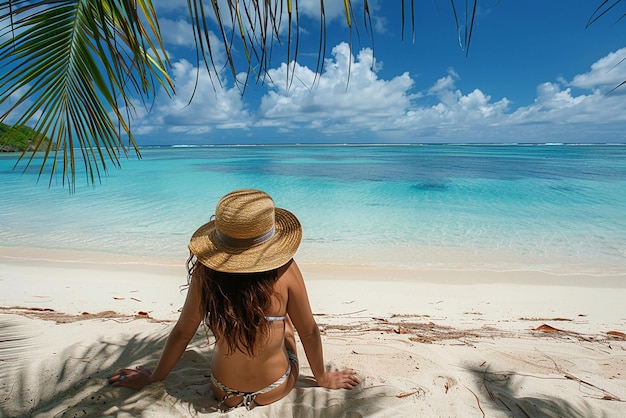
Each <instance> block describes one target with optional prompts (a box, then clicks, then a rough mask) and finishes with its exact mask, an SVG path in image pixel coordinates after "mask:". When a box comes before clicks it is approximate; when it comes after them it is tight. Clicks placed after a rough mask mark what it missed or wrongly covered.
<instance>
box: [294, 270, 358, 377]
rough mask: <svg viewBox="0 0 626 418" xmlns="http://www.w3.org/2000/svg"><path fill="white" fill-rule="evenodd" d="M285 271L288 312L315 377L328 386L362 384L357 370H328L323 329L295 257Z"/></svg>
mask: <svg viewBox="0 0 626 418" xmlns="http://www.w3.org/2000/svg"><path fill="white" fill-rule="evenodd" d="M284 274H286V275H287V277H286V278H287V281H286V282H287V286H288V300H287V313H288V314H289V317H290V318H291V320H292V322H293V324H294V326H295V328H296V330H297V331H298V335H299V336H300V341H301V342H302V345H303V346H304V352H305V354H306V357H307V360H308V361H309V365H310V366H311V371H312V372H313V376H314V377H315V380H316V381H317V383H318V384H319V385H320V386H322V387H325V388H329V389H352V388H353V387H354V386H356V385H358V384H359V380H358V379H357V377H356V372H355V371H354V370H352V369H345V370H342V371H336V372H327V371H326V369H325V365H324V351H323V348H322V338H321V336H320V330H319V327H318V326H317V323H316V322H315V318H313V312H312V311H311V305H310V303H309V297H308V294H307V291H306V286H305V284H304V279H303V278H302V273H301V272H300V269H299V268H298V265H297V264H296V262H295V261H292V262H291V263H290V265H289V267H288V268H287V271H286V272H285V273H284Z"/></svg>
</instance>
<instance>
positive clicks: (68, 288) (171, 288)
mask: <svg viewBox="0 0 626 418" xmlns="http://www.w3.org/2000/svg"><path fill="white" fill-rule="evenodd" d="M31 254H32V251H29V250H28V249H23V250H19V251H14V250H10V251H6V249H4V248H1V247H0V272H1V273H0V287H1V288H3V291H2V292H1V293H0V307H1V308H3V309H5V310H6V309H7V308H11V307H21V308H26V309H31V308H39V309H44V310H47V309H52V310H53V311H55V312H60V313H64V314H67V315H83V314H84V313H85V312H87V313H89V314H97V313H99V312H109V311H113V312H116V313H118V314H120V315H136V314H137V312H143V313H147V314H149V316H151V317H153V318H155V319H161V320H167V321H175V320H176V319H177V317H178V312H179V311H178V309H179V308H180V307H182V305H183V303H184V296H185V290H184V289H185V285H186V283H187V272H186V269H185V266H184V263H175V262H174V260H162V259H147V258H145V259H137V258H135V257H116V256H111V255H100V254H93V253H83V254H77V253H75V252H67V251H54V250H45V251H42V252H38V253H37V254H38V255H40V256H41V257H42V258H40V259H38V258H36V257H32V255H31ZM299 266H300V269H301V270H302V272H303V276H304V279H305V282H306V284H307V287H308V289H309V293H310V299H311V306H312V308H313V310H314V313H318V314H320V315H327V316H332V315H338V316H340V317H341V320H343V321H350V320H352V319H356V318H351V317H350V313H351V312H359V313H361V314H365V315H366V316H367V315H369V316H370V317H379V318H391V317H392V316H393V315H415V316H416V317H424V318H439V321H440V322H441V325H445V326H455V327H458V326H464V325H465V326H467V325H468V324H469V325H471V324H475V323H477V322H480V323H482V324H483V325H489V326H498V325H499V324H502V323H504V324H506V327H510V326H511V324H512V323H516V322H519V321H517V319H519V318H568V319H569V320H570V321H575V320H578V322H581V324H580V325H581V326H584V328H585V330H586V331H590V332H592V331H593V330H594V328H595V329H596V330H597V331H601V328H602V327H607V326H610V325H613V326H614V327H623V328H626V312H622V310H621V309H620V307H621V305H622V302H623V300H625V299H626V273H625V274H622V275H612V276H592V275H583V274H576V275H574V274H569V275H568V274H562V275H556V274H552V273H546V272H536V271H483V270H422V269H407V268H385V267H370V266H350V265H347V266H337V265H328V264H307V263H303V264H299ZM441 312H445V315H440V313H441ZM362 316H363V315H357V317H362ZM581 318H584V321H580V319H581ZM518 325H519V324H518Z"/></svg>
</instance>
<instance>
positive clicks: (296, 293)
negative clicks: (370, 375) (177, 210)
mask: <svg viewBox="0 0 626 418" xmlns="http://www.w3.org/2000/svg"><path fill="white" fill-rule="evenodd" d="M301 239H302V228H301V226H300V222H299V221H298V219H297V218H296V217H295V215H293V214H292V213H291V212H289V211H287V210H284V209H280V208H275V207H274V202H273V200H272V198H271V197H270V196H269V195H267V194H266V193H264V192H262V191H259V190H250V189H244V190H235V191H233V192H231V193H229V194H227V195H226V196H224V197H223V198H222V199H221V200H220V201H219V203H218V204H217V208H216V210H215V218H214V220H211V221H210V222H209V223H207V224H205V225H203V226H201V227H200V228H199V229H198V230H197V231H196V232H195V233H194V234H193V236H192V237H191V242H190V243H189V250H190V252H191V257H190V261H189V263H188V264H189V266H188V269H189V290H188V293H187V298H186V300H185V305H184V306H183V310H182V312H181V314H180V318H179V319H178V322H177V323H176V325H175V326H174V328H173V329H172V332H171V334H170V336H169V338H168V339H167V342H166V344H165V348H164V350H163V353H162V354H161V358H160V360H159V363H158V365H157V367H156V369H155V371H154V373H152V372H151V371H150V370H149V369H146V368H143V367H137V368H135V369H122V370H119V371H117V372H116V373H115V374H114V375H113V376H112V377H111V378H110V379H109V383H111V384H113V385H115V386H127V387H130V388H133V389H141V388H143V387H144V386H146V385H148V384H150V383H152V382H156V381H160V380H163V379H164V378H165V377H166V376H167V374H168V373H169V372H170V370H172V368H173V367H174V366H175V365H176V363H177V362H178V360H179V359H180V357H181V356H182V354H183V352H184V351H185V349H186V347H187V344H188V343H189V341H190V340H191V338H192V337H193V336H194V335H195V333H196V331H197V330H198V326H199V325H200V322H201V321H203V320H204V321H205V323H206V325H207V326H208V327H209V328H210V329H211V331H212V332H213V334H214V335H215V339H216V342H215V349H214V354H213V364H212V368H211V389H212V390H213V393H214V394H215V396H216V397H217V399H218V400H220V405H219V406H220V408H221V409H228V408H234V407H237V406H241V405H244V406H246V408H248V409H250V408H252V407H253V406H254V405H255V404H259V405H266V404H269V403H272V402H275V401H277V400H279V399H281V398H283V397H284V396H285V395H287V394H288V393H289V392H290V391H291V389H292V388H293V387H294V386H295V384H296V380H297V378H298V373H299V368H298V358H297V355H296V353H297V349H296V340H295V336H294V326H295V329H296V330H297V331H298V335H299V336H300V340H301V342H302V345H303V346H304V351H305V353H306V356H307V359H308V361H309V364H310V366H311V370H312V371H313V375H314V377H315V379H316V380H317V383H318V384H319V385H320V386H322V387H325V388H329V389H339V388H344V389H352V388H353V387H354V386H356V385H357V384H358V383H359V381H358V379H357V377H356V372H355V371H354V370H351V369H346V370H343V371H337V372H327V371H326V370H325V368H324V358H323V353H322V341H321V337H320V332H319V329H318V326H317V324H316V323H315V319H314V318H313V314H312V312H311V307H310V305H309V299H308V296H307V291H306V287H305V285H304V281H303V278H302V274H301V273H300V270H299V268H298V265H297V264H296V262H295V261H294V260H293V259H292V257H293V255H294V254H295V252H296V250H297V248H298V246H299V245H300V241H301Z"/></svg>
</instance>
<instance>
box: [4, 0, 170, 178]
mask: <svg viewBox="0 0 626 418" xmlns="http://www.w3.org/2000/svg"><path fill="white" fill-rule="evenodd" d="M8 19H11V22H12V23H11V24H10V25H7V28H6V29H5V30H6V31H10V34H11V36H10V37H9V38H8V39H7V40H6V41H4V42H3V43H2V44H0V60H1V63H2V67H3V68H4V69H6V70H7V71H4V73H3V74H2V75H0V104H3V103H5V104H6V103H8V102H9V100H11V98H12V97H15V95H16V94H17V93H18V92H21V93H20V94H19V97H18V99H17V100H15V101H14V102H13V103H11V104H10V105H9V106H8V110H7V111H6V112H5V113H4V114H3V115H1V116H0V120H5V119H6V118H8V117H9V116H10V115H12V114H15V113H17V112H20V114H19V116H18V118H17V122H16V123H15V125H17V126H24V125H26V124H29V123H32V121H33V120H34V121H35V126H34V129H35V132H36V135H37V136H36V140H37V142H36V145H35V151H32V152H26V151H25V152H24V153H23V154H22V155H21V156H20V158H19V161H21V160H23V159H26V160H27V161H26V167H28V166H29V165H30V164H31V162H32V161H33V158H34V156H35V155H36V152H37V151H44V154H43V163H42V166H41V169H40V176H41V175H42V174H43V173H44V172H45V170H46V168H48V169H49V172H50V180H51V181H52V179H53V177H54V175H55V172H56V171H57V168H58V165H59V164H60V165H61V166H62V169H63V171H62V177H63V183H65V182H66V181H67V182H68V184H69V185H70V186H71V187H74V185H75V180H76V155H75V150H77V149H78V150H80V153H81V155H82V158H83V160H84V170H85V172H86V174H87V181H88V182H89V183H94V182H96V180H99V179H100V177H101V175H102V172H103V171H106V170H107V168H108V164H109V163H112V164H113V165H116V166H117V165H119V161H120V158H121V156H122V155H126V154H127V151H128V149H129V148H132V149H134V150H135V151H136V152H137V153H139V149H138V147H137V145H136V143H135V141H134V138H133V135H132V130H131V126H130V120H131V118H132V112H133V111H134V107H133V106H134V105H133V103H134V101H133V99H134V98H135V97H139V98H141V99H143V100H145V99H146V98H149V97H152V95H153V94H154V92H155V90H156V87H157V85H159V86H161V87H163V88H164V89H165V90H166V91H173V85H172V83H171V80H170V79H169V76H168V74H167V68H166V65H167V61H166V58H164V57H162V56H161V53H160V52H159V51H160V50H162V49H163V48H162V42H161V38H160V32H159V29H158V22H157V18H156V14H155V12H154V9H153V7H152V4H151V1H149V0H145V1H136V2H127V1H123V2H119V1H114V0H108V1H98V2H96V1H75V0H74V1H72V0H56V1H45V0H41V1H35V2H26V1H10V2H4V3H3V7H2V9H1V12H0V20H2V21H6V20H8ZM2 35H7V33H3V34H2ZM24 107H25V108H26V110H25V111H22V109H23V108H24ZM109 111H111V112H112V115H110V114H109ZM123 135H127V136H128V145H126V144H125V143H124V141H123V139H122V137H123ZM45 137H49V138H52V139H53V141H51V142H49V143H48V145H47V147H46V148H45V149H40V148H41V147H42V144H43V143H44V142H43V139H44V138H45ZM28 154H30V156H29V158H26V157H27V156H28Z"/></svg>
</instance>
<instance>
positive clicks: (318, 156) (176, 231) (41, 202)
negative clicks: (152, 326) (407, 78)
mask: <svg viewBox="0 0 626 418" xmlns="http://www.w3.org/2000/svg"><path fill="white" fill-rule="evenodd" d="M141 153H142V158H141V159H137V158H135V157H131V158H129V159H124V160H122V168H121V169H112V170H110V171H109V173H108V174H107V175H106V176H104V177H103V178H102V182H101V183H100V184H97V185H96V186H95V187H92V186H89V185H87V183H86V182H85V181H84V179H80V178H79V179H78V182H77V186H76V191H75V193H73V194H70V193H69V191H68V189H67V186H66V187H63V186H62V185H61V184H60V181H59V182H56V181H55V182H53V184H52V186H51V187H49V186H48V180H49V179H48V176H47V175H46V174H44V176H43V177H42V178H41V179H40V180H39V182H38V181H37V177H38V166H37V160H35V161H34V163H33V166H32V167H31V168H29V169H27V170H26V171H24V170H23V168H17V169H13V167H14V164H15V162H16V157H17V156H16V154H3V155H0V247H5V248H6V247H13V248H32V251H33V252H34V254H33V255H34V256H35V257H36V251H37V249H38V248H44V249H62V250H71V251H77V252H91V253H93V252H96V253H108V254H110V255H117V254H121V255H128V256H132V257H136V258H138V259H155V258H156V259H163V260H167V261H168V262H176V261H177V260H180V262H181V264H182V263H184V260H185V259H186V257H187V255H188V253H187V243H188V240H189V237H190V235H191V234H192V233H193V231H194V230H195V229H196V228H197V227H198V226H200V225H201V224H203V223H204V222H206V221H208V220H209V218H210V216H211V215H212V214H213V212H214V209H215V204H216V203H217V201H218V200H219V198H220V197H221V196H223V195H224V194H225V193H227V192H229V191H231V190H233V189H237V188H258V189H262V190H265V191H267V192H268V193H269V194H270V195H272V197H273V198H274V200H275V203H276V205H277V206H279V207H283V208H286V209H289V210H291V211H292V212H294V213H295V214H296V215H297V216H298V218H299V219H300V221H301V222H302V225H303V229H304V239H303V243H302V246H301V247H300V250H299V251H298V254H297V256H296V257H297V259H298V260H299V261H300V262H301V263H323V264H349V265H365V266H385V267H389V266H397V267H406V268H415V269H487V270H499V271H507V270H532V271H536V270H540V271H547V272H553V273H586V274H593V275H609V274H624V273H626V145H562V144H551V145H549V144H546V145H380V146H344V145H334V146H326V145H324V146H321V145H320V146H314V145H307V146H304V145H301V146H206V147H193V146H189V147H181V146H177V147H154V148H150V147H147V148H143V149H142V151H141ZM0 249H1V248H0Z"/></svg>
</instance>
